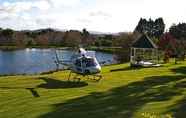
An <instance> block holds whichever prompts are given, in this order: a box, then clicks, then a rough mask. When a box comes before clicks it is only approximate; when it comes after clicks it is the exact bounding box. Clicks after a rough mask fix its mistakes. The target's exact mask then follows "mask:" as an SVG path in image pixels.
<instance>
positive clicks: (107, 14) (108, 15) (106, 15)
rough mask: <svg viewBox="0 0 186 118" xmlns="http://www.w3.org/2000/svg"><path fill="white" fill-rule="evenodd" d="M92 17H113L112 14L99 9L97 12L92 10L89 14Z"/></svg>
mask: <svg viewBox="0 0 186 118" xmlns="http://www.w3.org/2000/svg"><path fill="white" fill-rule="evenodd" d="M89 15H90V16H92V17H105V18H110V17H112V15H111V14H109V13H106V12H103V11H97V12H90V14H89Z"/></svg>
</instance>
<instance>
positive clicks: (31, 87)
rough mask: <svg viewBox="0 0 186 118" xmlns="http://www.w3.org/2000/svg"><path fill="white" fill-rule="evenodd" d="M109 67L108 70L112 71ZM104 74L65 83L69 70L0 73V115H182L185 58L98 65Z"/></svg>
mask: <svg viewBox="0 0 186 118" xmlns="http://www.w3.org/2000/svg"><path fill="white" fill-rule="evenodd" d="M111 70H112V71H111ZM102 75H103V77H104V78H103V79H102V80H101V81H99V82H94V81H90V80H86V79H82V81H81V82H80V83H68V82H67V81H66V80H67V79H66V78H67V76H68V71H64V72H56V73H53V74H48V75H34V76H4V77H3V76H2V77H0V118H130V117H132V118H152V116H154V117H153V118H166V117H167V118H169V116H174V117H176V118H184V117H185V116H186V62H182V63H180V64H177V65H175V64H174V63H170V64H166V65H164V66H163V67H158V68H143V69H131V68H129V64H120V65H112V66H106V67H103V71H102Z"/></svg>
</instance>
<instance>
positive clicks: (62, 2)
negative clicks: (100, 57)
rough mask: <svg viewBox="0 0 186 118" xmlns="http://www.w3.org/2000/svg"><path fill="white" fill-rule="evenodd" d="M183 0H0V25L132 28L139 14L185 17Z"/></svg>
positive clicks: (170, 18) (167, 20)
mask: <svg viewBox="0 0 186 118" xmlns="http://www.w3.org/2000/svg"><path fill="white" fill-rule="evenodd" d="M185 4H186V1H185V0H179V1H177V0H163V1H162V0H156V1H154V0H11V1H6V0H3V2H1V0H0V27H9V28H15V29H37V28H43V27H54V28H58V29H60V28H61V29H74V28H75V29H78V30H81V29H82V28H85V27H86V28H87V29H90V30H93V31H105V32H119V31H133V30H134V28H135V26H136V25H137V23H138V21H139V19H140V17H143V18H147V19H148V18H152V19H155V18H157V17H163V18H164V20H165V23H166V24H167V28H168V27H169V26H170V25H171V24H172V23H178V22H184V21H186V16H185V14H186V7H185V6H184V5H185Z"/></svg>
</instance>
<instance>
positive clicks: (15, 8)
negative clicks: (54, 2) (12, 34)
mask: <svg viewBox="0 0 186 118" xmlns="http://www.w3.org/2000/svg"><path fill="white" fill-rule="evenodd" d="M32 8H37V9H39V10H48V9H49V8H50V4H49V2H47V1H46V0H38V1H17V2H13V3H11V2H4V3H3V4H2V5H0V11H1V12H7V13H20V12H26V11H27V12H28V11H29V10H31V9H32Z"/></svg>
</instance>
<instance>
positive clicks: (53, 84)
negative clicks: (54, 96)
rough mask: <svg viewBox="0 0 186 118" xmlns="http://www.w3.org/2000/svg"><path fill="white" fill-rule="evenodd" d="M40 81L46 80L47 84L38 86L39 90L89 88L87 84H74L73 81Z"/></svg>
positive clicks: (79, 82)
mask: <svg viewBox="0 0 186 118" xmlns="http://www.w3.org/2000/svg"><path fill="white" fill-rule="evenodd" d="M39 79H42V80H44V81H45V82H46V83H43V84H41V85H38V86H37V88H46V89H62V88H80V87H84V86H87V85H88V83H86V82H81V81H78V82H73V81H61V80H56V79H52V78H45V77H41V78H39Z"/></svg>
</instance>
